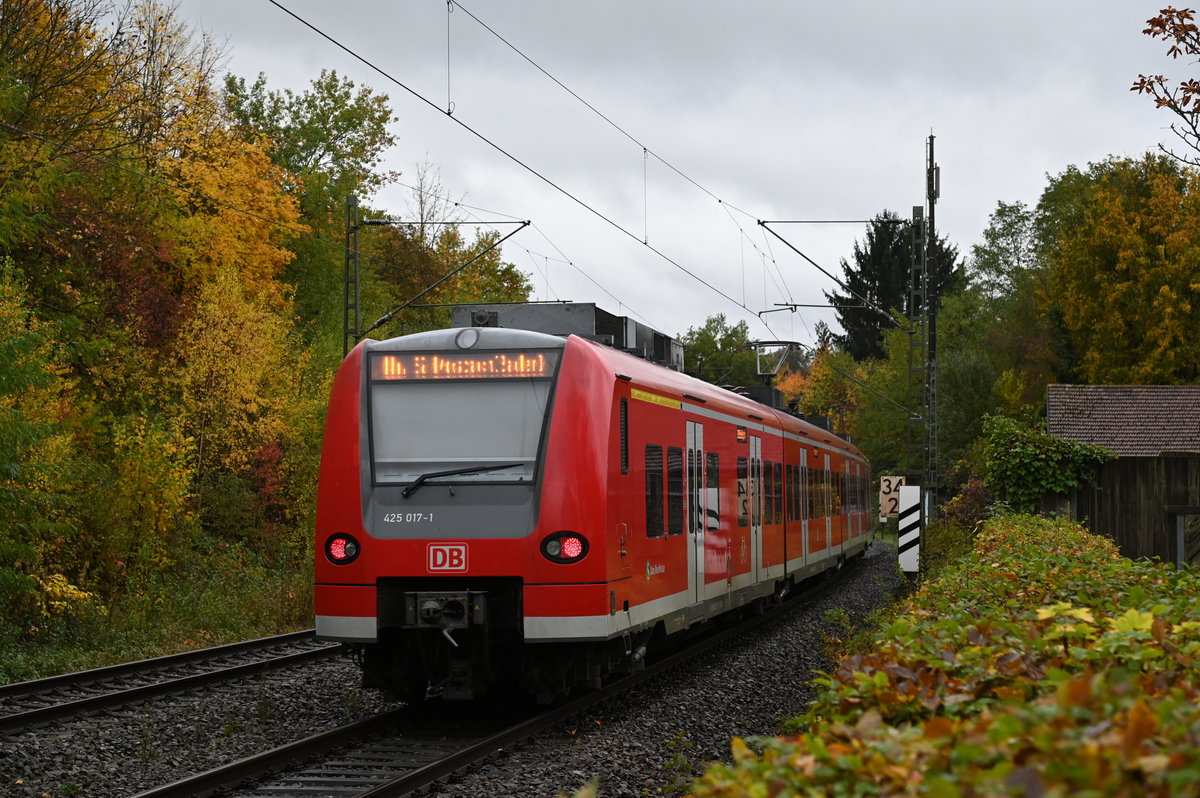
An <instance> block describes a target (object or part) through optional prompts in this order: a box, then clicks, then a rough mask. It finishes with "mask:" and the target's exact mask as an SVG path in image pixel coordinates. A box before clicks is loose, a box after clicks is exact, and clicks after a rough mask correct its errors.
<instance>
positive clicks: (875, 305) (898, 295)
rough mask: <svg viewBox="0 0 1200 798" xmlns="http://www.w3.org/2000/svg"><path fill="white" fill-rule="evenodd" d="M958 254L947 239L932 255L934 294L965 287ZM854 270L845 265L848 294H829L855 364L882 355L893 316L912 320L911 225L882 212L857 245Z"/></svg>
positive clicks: (844, 344) (930, 267) (844, 262)
mask: <svg viewBox="0 0 1200 798" xmlns="http://www.w3.org/2000/svg"><path fill="white" fill-rule="evenodd" d="M957 259H958V250H957V249H956V248H954V247H952V246H950V244H949V243H948V242H947V240H946V239H945V238H944V237H940V238H938V239H937V240H936V241H935V242H934V243H933V246H931V247H930V253H929V264H928V273H929V290H930V294H931V295H932V296H933V297H941V296H944V295H945V294H946V293H948V292H950V291H952V290H954V289H955V288H956V287H957V286H958V285H959V284H960V283H961V282H962V271H961V267H960V265H959V264H958V262H957ZM853 261H854V262H853V264H851V263H850V262H848V261H847V260H846V259H845V258H843V259H842V260H841V267H842V275H843V276H842V283H843V286H844V289H843V290H844V293H843V292H842V291H838V290H834V291H832V292H830V291H826V292H825V298H826V299H827V300H828V301H829V303H830V304H831V305H833V306H834V308H835V312H836V313H837V317H838V323H839V324H840V325H841V327H842V334H841V335H840V336H839V337H838V341H839V343H840V344H841V345H842V347H843V348H844V349H845V350H846V351H847V352H849V353H850V354H851V355H852V356H853V357H854V359H855V360H863V359H864V358H869V357H881V356H882V355H883V333H884V330H885V329H886V328H888V327H892V326H897V325H895V324H893V323H892V322H890V321H889V320H888V316H889V315H891V316H896V315H902V316H911V315H913V314H912V310H911V308H909V307H908V305H909V284H910V282H911V271H912V222H911V221H910V220H907V219H901V218H900V217H899V216H897V215H896V214H895V213H893V212H891V211H883V212H882V213H880V214H879V215H878V216H876V217H875V218H874V219H872V220H871V221H870V222H868V223H867V231H866V238H865V239H864V240H863V241H862V242H861V243H860V242H858V241H855V242H854V254H853Z"/></svg>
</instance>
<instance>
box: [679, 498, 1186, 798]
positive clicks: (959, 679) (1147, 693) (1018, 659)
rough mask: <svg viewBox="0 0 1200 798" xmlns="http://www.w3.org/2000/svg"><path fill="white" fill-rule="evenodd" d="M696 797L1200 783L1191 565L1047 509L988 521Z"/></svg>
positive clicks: (1059, 791)
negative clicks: (803, 709) (966, 548)
mask: <svg viewBox="0 0 1200 798" xmlns="http://www.w3.org/2000/svg"><path fill="white" fill-rule="evenodd" d="M818 684H819V685H820V688H821V695H820V697H819V699H818V700H817V702H815V703H814V705H813V706H812V708H811V709H810V710H809V712H808V713H806V714H805V715H804V716H802V717H801V718H799V719H797V721H796V722H795V723H796V726H797V727H798V728H801V729H804V730H805V733H803V734H798V735H793V736H790V737H784V738H779V739H770V740H759V741H753V742H754V743H755V746H756V748H757V749H758V750H754V749H752V748H751V747H750V746H749V745H747V743H746V742H745V741H742V740H735V741H734V745H733V758H734V761H733V764H732V765H717V766H714V767H712V768H710V770H709V771H708V772H707V773H706V774H705V776H704V777H703V779H701V780H700V782H698V784H697V785H696V790H695V795H697V796H727V795H739V796H740V795H764V796H766V795H781V794H802V795H804V794H807V795H863V794H885V795H933V796H947V798H949V797H951V796H967V795H1021V794H1047V795H1065V794H1094V795H1121V794H1127V795H1146V796H1168V795H1178V794H1179V793H1180V790H1181V789H1182V788H1184V786H1185V785H1190V788H1191V789H1195V785H1196V784H1200V574H1198V573H1197V572H1193V571H1188V570H1184V571H1175V570H1172V569H1170V568H1169V567H1167V566H1164V565H1161V564H1157V563H1149V562H1136V563H1135V562H1132V561H1130V560H1127V559H1124V558H1122V557H1120V556H1119V555H1118V554H1117V551H1116V549H1115V547H1114V546H1113V545H1112V543H1111V542H1110V541H1108V540H1106V539H1103V538H1099V537H1095V536H1092V535H1089V534H1087V533H1086V532H1084V531H1083V530H1082V529H1080V528H1079V527H1077V526H1075V525H1072V524H1069V523H1067V522H1065V521H1062V520H1055V519H1044V518H1033V517H1029V516H1009V517H1006V518H1000V519H994V520H992V521H989V522H988V523H987V524H986V525H985V527H984V529H983V531H982V532H981V534H980V535H979V537H978V539H977V541H976V544H975V548H974V550H973V552H972V557H970V558H967V559H965V560H963V561H962V562H960V563H958V564H957V565H955V566H953V567H948V568H947V569H946V570H945V571H944V572H943V573H942V574H941V575H940V576H939V577H938V578H936V579H932V580H929V581H928V582H926V583H925V584H924V585H922V587H921V588H920V589H919V590H918V591H917V592H916V593H915V594H914V595H913V596H912V597H911V598H910V599H909V601H908V602H907V604H906V605H905V607H904V609H903V611H902V612H901V613H900V614H899V615H898V616H897V617H896V618H895V620H893V621H892V622H891V623H890V624H888V625H887V626H886V627H884V628H883V629H881V630H880V632H879V635H878V637H877V639H876V641H875V646H874V648H873V650H871V651H870V652H869V653H859V654H855V655H853V656H850V657H847V658H846V659H844V660H843V661H842V662H841V663H840V664H839V666H838V667H837V669H836V670H835V671H834V672H833V673H831V674H828V675H827V676H825V677H823V678H822V679H819V680H818Z"/></svg>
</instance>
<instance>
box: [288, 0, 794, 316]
mask: <svg viewBox="0 0 1200 798" xmlns="http://www.w3.org/2000/svg"><path fill="white" fill-rule="evenodd" d="M269 2H270V3H271V5H273V6H275V7H276V8H278V9H279V10H280V11H282V12H283V13H285V14H287V15H288V16H290V17H291V18H292V19H294V20H296V21H297V22H299V23H300V24H301V25H303V26H304V27H306V28H308V29H309V30H311V31H312V32H313V33H315V34H317V35H318V36H320V37H321V38H323V39H325V40H326V41H328V42H329V43H330V44H332V45H334V46H335V47H337V48H338V49H340V50H342V51H343V52H345V53H346V54H347V55H349V56H351V57H352V58H354V59H355V60H357V61H359V62H361V63H362V64H364V65H365V66H367V67H368V68H370V69H372V70H373V71H375V72H377V73H378V74H379V75H381V76H382V77H383V78H385V79H386V80H388V81H390V82H391V83H394V84H395V85H396V86H398V87H400V88H401V89H403V90H404V91H405V92H407V93H408V94H410V95H411V96H412V97H414V98H416V99H417V100H419V101H420V102H421V103H424V104H425V105H427V106H428V107H430V108H432V109H434V110H436V111H438V113H442V114H444V115H445V116H446V118H447V119H449V120H450V121H452V122H454V123H455V124H456V125H458V126H459V127H461V128H462V129H463V130H465V131H467V132H468V133H470V134H471V135H473V136H475V137H476V138H477V139H479V140H480V141H482V142H483V143H485V144H487V145H488V146H489V147H491V148H492V149H494V150H496V152H498V153H500V154H501V155H503V156H504V157H506V158H508V159H509V160H510V161H512V162H513V163H515V164H517V165H518V166H519V167H521V168H522V169H524V170H525V171H527V172H529V173H530V174H531V175H533V176H534V177H536V178H538V179H539V180H541V181H542V182H544V183H545V184H546V185H548V186H550V187H551V188H553V189H554V190H555V191H558V192H559V193H560V194H562V195H563V196H564V197H566V198H568V199H570V200H571V201H572V202H574V203H576V204H577V205H579V206H580V207H581V208H583V209H584V210H586V211H588V212H589V213H591V214H592V215H594V216H595V217H597V218H598V219H600V220H602V221H604V222H605V223H607V224H608V225H610V226H611V227H613V228H614V229H615V230H618V231H619V232H621V233H623V234H625V235H626V236H628V237H629V238H631V239H633V240H634V241H637V242H638V243H641V244H642V246H644V247H646V248H647V249H648V250H650V251H651V252H652V253H654V254H655V255H657V256H658V257H659V258H661V259H663V260H664V261H666V262H667V263H669V264H671V265H672V266H674V267H675V268H676V269H678V270H679V271H681V272H683V273H684V274H686V275H687V276H688V277H691V278H692V279H693V280H695V281H696V282H698V283H700V284H701V285H703V286H705V287H706V288H708V289H709V290H710V291H712V292H713V293H715V294H717V295H719V296H721V297H723V298H724V299H726V300H727V301H729V302H731V303H733V304H734V305H736V306H738V307H740V308H741V309H743V310H745V311H746V312H747V313H753V312H754V311H752V310H750V308H749V307H747V306H746V305H745V304H743V303H741V302H739V301H737V300H736V299H735V298H733V297H732V296H730V295H729V294H727V293H725V292H724V291H722V290H721V289H719V288H717V287H716V286H715V285H713V284H712V283H710V282H708V281H707V280H705V279H704V278H702V277H700V276H699V275H698V274H696V273H695V272H693V271H692V270H690V269H688V268H687V267H686V266H684V265H683V264H682V263H680V262H679V261H677V260H675V259H674V258H672V257H671V256H669V255H667V254H666V253H665V252H663V251H662V250H660V249H658V248H657V247H655V246H653V245H652V244H649V243H646V242H642V241H641V239H640V238H639V237H638V236H637V234H636V233H634V232H633V231H631V230H629V229H628V228H627V227H625V226H624V225H622V224H621V223H619V222H617V221H615V220H614V219H612V218H611V217H609V216H608V215H606V214H605V213H603V212H602V211H600V210H599V209H597V208H595V207H593V206H592V205H590V204H589V203H587V202H585V201H584V200H583V199H581V198H580V197H578V196H576V195H575V194H573V193H572V192H570V191H568V190H567V189H566V188H564V187H563V186H561V185H559V184H558V183H557V182H555V181H554V180H552V179H551V178H549V177H548V176H546V175H545V174H543V173H542V172H540V171H538V170H537V169H534V168H533V167H532V166H530V165H529V164H527V163H525V162H524V161H522V160H521V159H520V158H518V157H517V156H515V155H513V154H512V153H511V152H509V151H508V150H506V149H504V148H503V147H501V146H500V145H499V144H497V143H496V142H494V141H492V140H491V139H490V138H488V137H487V136H485V135H484V134H483V133H481V132H480V131H478V130H476V129H475V128H474V127H472V126H471V125H468V124H467V123H466V122H464V121H463V120H462V119H461V118H460V117H457V116H454V115H452V114H448V113H446V112H445V111H443V110H442V109H441V108H439V107H438V106H437V104H436V103H434V102H433V101H431V100H430V99H429V98H427V97H426V96H425V95H423V94H421V93H420V92H418V91H417V90H415V89H413V88H412V87H410V86H409V85H408V84H406V83H404V82H403V81H401V80H399V79H398V78H396V77H395V76H394V75H392V74H391V73H389V72H387V71H386V70H384V69H383V68H382V67H380V66H379V65H377V64H375V63H374V62H372V61H371V60H369V59H368V58H366V57H364V56H362V55H360V54H359V53H357V52H355V51H354V50H353V49H352V48H350V47H349V46H347V45H345V44H343V43H342V42H340V41H338V40H337V39H335V38H334V37H333V36H331V35H329V34H328V33H326V32H325V31H323V30H321V29H320V28H318V27H317V26H316V25H314V24H312V23H311V22H309V21H308V20H306V19H304V18H303V17H301V16H300V15H299V14H296V13H295V12H294V11H292V10H290V9H289V8H287V7H286V6H284V5H283V4H282V3H280V2H279V0H269ZM456 5H458V4H457V3H456ZM459 8H463V7H462V6H461V5H459ZM463 10H464V11H467V9H465V8H463ZM467 13H470V12H467ZM664 163H665V162H664ZM763 325H764V326H766V327H767V329H768V330H769V329H770V327H769V326H768V325H766V323H765V322H763Z"/></svg>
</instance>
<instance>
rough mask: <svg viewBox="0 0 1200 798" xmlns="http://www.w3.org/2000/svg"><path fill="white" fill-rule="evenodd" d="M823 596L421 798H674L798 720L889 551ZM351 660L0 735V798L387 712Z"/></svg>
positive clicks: (877, 550) (210, 762)
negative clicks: (740, 745)
mask: <svg viewBox="0 0 1200 798" xmlns="http://www.w3.org/2000/svg"><path fill="white" fill-rule="evenodd" d="M850 568H851V572H850V573H849V574H847V576H849V577H850V578H849V579H847V580H844V582H843V583H842V584H841V585H839V586H838V587H837V588H836V589H834V590H833V591H832V592H831V593H829V594H827V595H826V596H825V597H823V598H821V599H819V600H817V601H815V602H813V603H812V604H811V605H809V606H805V607H801V608H798V609H796V610H795V611H793V612H792V613H790V614H789V615H788V616H787V617H786V619H784V620H782V621H780V622H778V623H772V624H768V625H767V627H766V628H763V629H760V630H758V631H755V632H752V633H751V634H749V635H747V636H746V637H745V638H744V639H742V640H740V641H738V642H737V643H734V644H730V645H728V646H725V647H723V648H722V649H720V650H717V651H714V652H711V653H708V654H705V655H702V656H700V657H698V658H697V659H696V660H695V661H694V662H693V663H691V664H690V665H688V666H686V667H685V668H683V669H681V670H677V671H675V672H673V673H671V674H669V675H667V676H664V677H659V678H657V679H655V680H653V681H651V682H649V683H648V684H646V685H644V686H642V687H641V688H639V689H638V690H637V691H636V692H634V693H632V694H629V695H627V696H625V697H622V698H620V699H619V700H613V701H611V702H609V703H608V704H607V705H604V706H602V707H600V708H598V709H595V710H593V711H592V712H591V713H590V714H589V715H587V716H586V717H581V718H579V719H577V720H576V721H574V722H572V723H569V724H566V725H564V726H560V727H558V728H556V729H553V730H551V731H550V732H547V733H545V734H542V735H539V736H538V737H536V738H534V739H532V740H530V741H528V742H526V743H523V744H521V745H519V746H517V747H516V748H515V749H513V750H511V751H507V752H503V753H501V754H499V755H497V756H496V757H493V758H492V759H491V760H490V761H488V762H486V763H484V764H482V765H480V766H478V767H477V768H476V769H475V770H474V771H473V772H472V773H469V774H466V775H464V776H461V777H459V778H457V779H456V780H454V781H453V782H451V783H449V784H443V785H439V786H436V787H433V788H430V789H428V790H427V791H426V792H425V793H424V794H426V795H445V796H456V798H457V797H459V796H466V797H470V796H481V797H482V796H489V797H491V796H554V795H556V794H557V792H558V791H559V790H563V791H565V792H567V793H568V794H569V793H570V792H572V791H574V790H575V789H577V788H579V787H580V786H582V785H584V784H586V783H587V782H589V781H590V780H592V779H598V780H599V782H600V793H599V794H600V795H601V796H604V797H605V798H613V797H615V796H641V795H662V794H671V791H672V788H673V787H676V786H682V785H683V784H685V783H686V779H688V778H690V776H691V775H693V774H695V773H699V772H700V769H701V767H702V765H703V763H704V762H708V761H714V760H727V759H728V758H729V744H730V740H731V738H732V737H733V736H734V735H739V736H754V735H769V734H772V733H774V732H775V730H776V728H777V726H778V723H779V721H780V720H781V719H784V718H788V717H791V716H794V715H797V714H799V713H801V712H803V711H804V709H805V707H806V706H807V705H808V703H809V702H810V701H811V700H812V697H813V690H812V688H811V686H810V683H811V680H812V678H813V677H814V676H815V675H816V673H817V672H818V671H822V670H828V669H829V668H830V667H831V665H832V664H833V663H832V661H831V660H830V659H829V658H828V652H829V651H830V650H831V641H832V640H833V639H835V638H845V636H846V635H847V634H848V629H847V623H850V624H854V623H856V622H858V621H861V620H862V619H863V618H865V617H866V616H867V615H868V614H869V613H870V612H872V611H873V610H875V609H877V608H879V607H881V606H883V605H884V604H886V603H887V601H888V600H889V599H890V598H891V596H892V595H894V594H895V591H896V590H897V589H898V587H899V585H900V583H901V577H900V575H899V573H898V571H897V568H896V554H895V549H894V548H890V547H887V546H882V545H879V544H876V545H875V546H873V547H872V549H871V550H869V551H868V552H867V555H866V557H864V558H862V559H861V560H860V561H858V562H855V563H853V564H852V565H851V566H850ZM358 681H359V675H358V671H357V666H356V665H355V664H354V662H353V661H352V660H349V659H338V660H332V661H324V662H319V663H314V664H309V665H306V666H301V667H297V668H292V669H289V670H286V671H281V672H275V673H271V674H267V675H263V676H260V677H255V678H253V679H247V680H244V681H243V682H241V683H239V684H235V685H229V686H221V687H219V688H210V689H206V690H203V691H196V692H195V693H191V694H186V695H176V696H171V697H165V698H159V699H155V700H152V701H147V702H146V703H144V704H142V705H140V706H138V707H133V708H128V709H124V710H121V711H119V712H115V713H110V714H102V715H96V716H93V717H86V718H80V719H77V720H74V721H72V722H70V723H65V724H61V725H54V726H49V727H46V728H43V729H31V730H25V731H22V732H17V733H13V734H6V735H4V736H3V737H2V738H0V794H3V795H6V796H9V795H11V796H14V798H15V797H17V796H29V797H30V798H41V797H42V796H47V795H48V796H54V797H57V796H72V795H73V796H87V797H88V798H91V797H93V796H94V797H95V798H109V796H112V797H113V798H116V797H117V796H129V795H133V794H135V793H137V792H140V791H143V790H147V789H150V788H151V787H155V786H158V785H161V784H165V783H168V782H171V781H175V780H178V779H181V778H184V777H186V776H189V775H192V774H194V773H199V772H203V771H205V770H208V769H210V768H213V767H216V766H218V765H221V764H224V763H226V762H231V761H234V760H237V759H241V758H244V757H247V756H251V755H254V754H257V753H260V752H262V751H265V750H267V749H269V748H273V747H275V746H279V745H283V744H285V743H288V742H291V741H293V740H297V739H300V738H303V737H307V736H309V735H312V734H316V733H318V732H321V731H325V730H327V729H331V728H334V727H336V726H340V725H343V724H346V723H350V722H353V721H355V720H359V719H361V718H365V717H368V716H370V715H373V714H376V713H378V712H380V711H383V710H384V709H388V708H391V707H394V706H398V704H396V703H393V702H389V701H387V700H386V699H385V698H384V697H382V696H381V695H380V694H379V693H378V692H376V691H372V690H363V689H360V688H359V687H358Z"/></svg>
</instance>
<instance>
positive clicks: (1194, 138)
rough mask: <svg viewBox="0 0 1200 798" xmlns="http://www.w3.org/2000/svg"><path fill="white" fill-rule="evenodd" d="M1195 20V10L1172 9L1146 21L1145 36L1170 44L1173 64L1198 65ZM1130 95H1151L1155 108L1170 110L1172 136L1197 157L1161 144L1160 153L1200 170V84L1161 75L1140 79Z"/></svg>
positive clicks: (1199, 42)
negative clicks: (1181, 60)
mask: <svg viewBox="0 0 1200 798" xmlns="http://www.w3.org/2000/svg"><path fill="white" fill-rule="evenodd" d="M1195 18H1196V12H1195V11H1194V10H1193V9H1190V8H1184V9H1179V8H1175V7H1174V6H1168V7H1166V8H1164V9H1162V11H1160V12H1159V14H1158V16H1155V17H1151V18H1150V19H1148V20H1146V28H1145V29H1144V30H1143V31H1142V33H1144V34H1146V35H1147V36H1149V37H1151V38H1154V39H1161V40H1162V41H1164V42H1166V43H1167V44H1168V45H1169V46H1168V47H1167V55H1169V56H1170V57H1171V59H1172V60H1178V59H1179V57H1180V56H1184V57H1186V58H1188V59H1189V60H1190V61H1191V62H1192V63H1195V62H1196V59H1197V56H1200V28H1197V27H1196V22H1195ZM1130 91H1134V92H1138V93H1139V94H1145V95H1148V96H1149V97H1150V98H1151V99H1153V100H1154V104H1155V107H1157V108H1166V109H1167V110H1168V111H1170V112H1171V113H1172V114H1174V115H1175V117H1176V121H1174V122H1172V123H1171V132H1172V133H1174V134H1175V135H1176V137H1177V138H1179V140H1180V141H1182V142H1183V144H1184V146H1186V147H1187V148H1188V149H1190V150H1192V151H1193V153H1197V154H1192V155H1188V154H1186V153H1185V154H1180V153H1177V152H1175V151H1174V150H1172V149H1170V148H1169V147H1166V146H1165V145H1161V144H1160V145H1159V147H1160V149H1161V150H1162V151H1163V152H1165V153H1167V154H1168V155H1170V156H1171V157H1173V158H1175V159H1177V160H1179V161H1181V162H1182V163H1186V164H1189V165H1191V166H1200V155H1198V154H1200V81H1198V80H1197V79H1196V78H1185V79H1183V80H1179V81H1177V82H1172V80H1171V79H1169V78H1167V77H1166V76H1165V75H1161V74H1159V75H1138V79H1137V80H1136V81H1134V84H1133V86H1131V87H1130Z"/></svg>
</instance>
